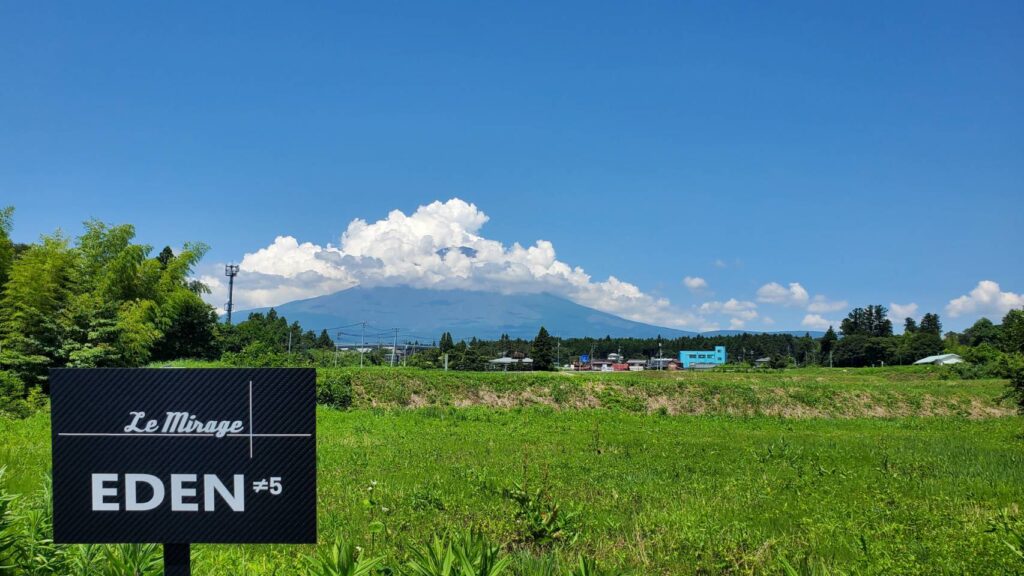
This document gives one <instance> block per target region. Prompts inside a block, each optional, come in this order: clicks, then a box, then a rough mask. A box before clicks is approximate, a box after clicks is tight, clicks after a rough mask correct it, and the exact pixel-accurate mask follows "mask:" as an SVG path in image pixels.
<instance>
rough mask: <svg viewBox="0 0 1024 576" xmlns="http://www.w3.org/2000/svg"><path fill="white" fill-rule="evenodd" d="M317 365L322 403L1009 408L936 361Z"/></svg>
mask: <svg viewBox="0 0 1024 576" xmlns="http://www.w3.org/2000/svg"><path fill="white" fill-rule="evenodd" d="M175 365H179V366H198V365H199V364H195V363H189V362H184V363H176V364H175ZM202 365H203V366H218V364H202ZM317 372H318V386H319V389H320V392H321V394H320V400H321V402H322V403H325V404H331V405H335V406H341V407H354V408H377V407H384V408H397V407H412V408H423V407H427V406H439V407H445V406H455V407H469V406H486V407H492V408H516V407H529V406H548V407H551V408H554V409H557V410H564V409H577V408H598V409H615V410H622V411H627V412H635V413H649V414H658V413H664V414H669V415H676V414H693V415H730V416H783V417H788V418H809V417H838V418H862V417H906V416H966V417H970V418H987V417H999V416H1009V415H1012V414H1014V413H1015V408H1014V406H1013V403H1012V401H1007V400H1000V398H1001V397H1002V396H1003V395H1004V394H1005V392H1006V383H1005V381H1002V380H957V379H951V373H950V372H949V371H947V370H942V369H937V368H935V367H898V368H877V369H872V368H861V369H848V370H846V369H827V368H804V369H796V370H785V371H747V372H717V371H711V372H653V371H648V372H634V373H610V374H608V373H600V372H582V373H550V372H518V373H517V372H512V373H501V372H494V373H486V372H455V371H451V372H443V371H438V370H419V369H413V368H387V367H371V368H361V369H360V368H338V369H334V368H318V369H317Z"/></svg>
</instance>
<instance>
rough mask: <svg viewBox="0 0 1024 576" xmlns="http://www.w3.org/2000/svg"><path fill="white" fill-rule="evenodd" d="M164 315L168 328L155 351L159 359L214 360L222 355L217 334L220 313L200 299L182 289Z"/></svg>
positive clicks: (169, 300)
mask: <svg viewBox="0 0 1024 576" xmlns="http://www.w3.org/2000/svg"><path fill="white" fill-rule="evenodd" d="M161 313H162V315H163V317H164V318H165V319H166V325H165V328H164V331H163V338H162V339H161V340H160V342H159V343H158V344H157V345H156V349H155V350H154V352H153V358H154V359H155V360H173V359H175V358H201V359H213V358H216V357H217V356H218V355H219V354H220V350H219V348H218V346H217V344H216V335H215V327H216V325H217V312H216V311H214V309H213V307H211V306H210V305H209V304H207V303H206V302H203V300H202V299H201V298H199V296H196V295H195V294H193V293H192V292H190V291H188V290H179V291H177V292H175V293H174V294H173V295H172V296H171V297H170V298H169V299H168V301H167V302H166V303H165V304H164V306H163V308H162V311H161Z"/></svg>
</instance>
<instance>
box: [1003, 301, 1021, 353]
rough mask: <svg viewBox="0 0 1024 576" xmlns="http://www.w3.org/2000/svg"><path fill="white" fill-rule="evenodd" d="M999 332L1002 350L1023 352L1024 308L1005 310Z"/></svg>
mask: <svg viewBox="0 0 1024 576" xmlns="http://www.w3.org/2000/svg"><path fill="white" fill-rule="evenodd" d="M1001 332H1002V344H1003V351H1004V352H1018V353H1024V309H1020V310H1010V311H1009V312H1007V313H1006V316H1004V317H1003V326H1002V329H1001Z"/></svg>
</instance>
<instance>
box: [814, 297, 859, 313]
mask: <svg viewBox="0 0 1024 576" xmlns="http://www.w3.org/2000/svg"><path fill="white" fill-rule="evenodd" d="M849 305H850V304H849V302H847V301H846V300H829V299H828V298H826V297H824V296H822V295H820V294H819V295H817V296H815V297H814V299H812V300H811V303H810V304H808V305H807V311H808V312H814V313H816V314H821V313H824V312H836V311H838V310H842V309H844V308H847V307H849Z"/></svg>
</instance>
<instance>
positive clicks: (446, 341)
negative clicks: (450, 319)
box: [437, 332, 455, 354]
mask: <svg viewBox="0 0 1024 576" xmlns="http://www.w3.org/2000/svg"><path fill="white" fill-rule="evenodd" d="M437 347H438V349H439V350H440V351H441V354H444V353H446V352H451V351H452V348H454V347H455V342H454V341H452V335H451V333H450V332H445V333H444V334H441V341H440V343H438V345H437Z"/></svg>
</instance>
